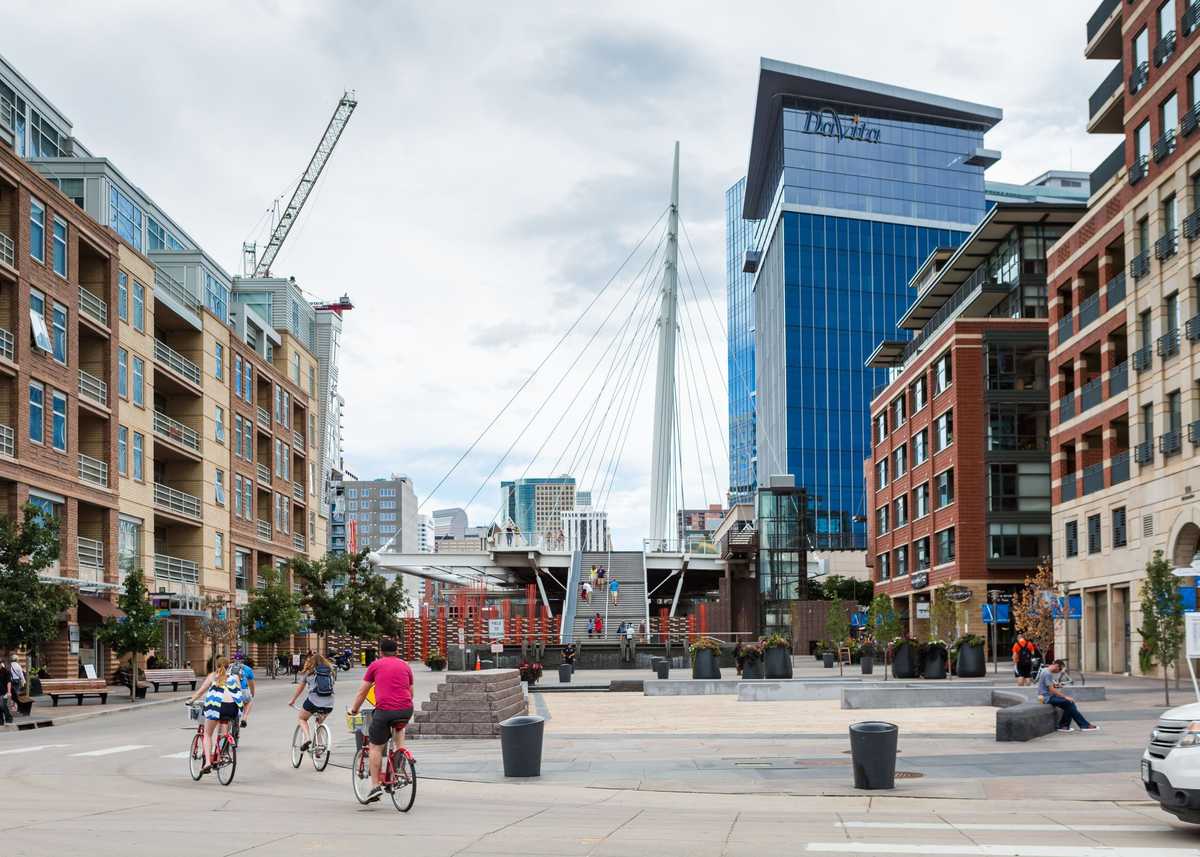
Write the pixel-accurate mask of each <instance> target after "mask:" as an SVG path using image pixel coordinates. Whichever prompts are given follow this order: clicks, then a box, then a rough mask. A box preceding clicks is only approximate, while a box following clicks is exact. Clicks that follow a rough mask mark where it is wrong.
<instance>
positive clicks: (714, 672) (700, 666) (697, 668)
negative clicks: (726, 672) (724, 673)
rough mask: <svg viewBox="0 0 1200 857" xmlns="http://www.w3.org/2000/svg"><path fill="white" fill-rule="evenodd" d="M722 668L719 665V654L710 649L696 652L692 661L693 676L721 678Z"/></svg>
mask: <svg viewBox="0 0 1200 857" xmlns="http://www.w3.org/2000/svg"><path fill="white" fill-rule="evenodd" d="M720 677H721V670H720V668H719V667H718V666H717V656H716V654H715V653H713V652H711V651H709V650H708V649H701V650H700V651H698V652H696V656H695V659H694V660H693V661H692V678H710V679H711V678H720Z"/></svg>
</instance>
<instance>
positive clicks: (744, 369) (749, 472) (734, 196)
mask: <svg viewBox="0 0 1200 857" xmlns="http://www.w3.org/2000/svg"><path fill="white" fill-rule="evenodd" d="M745 200H746V180H745V179H739V180H738V182H737V184H735V185H734V186H733V187H731V188H729V190H727V191H725V303H726V307H727V310H728V314H729V376H728V377H729V502H730V503H731V504H732V503H750V502H752V501H753V500H754V489H755V486H756V484H757V482H758V480H757V478H756V475H755V472H754V468H755V461H756V459H757V453H756V452H755V446H754V291H753V289H754V276H753V275H752V274H748V273H746V272H745V271H743V270H742V262H743V259H744V258H745V256H746V251H747V250H752V249H753V248H754V232H755V228H756V227H757V226H758V224H757V223H756V222H755V221H752V220H746V219H745V218H743V217H742V208H743V207H744V205H745Z"/></svg>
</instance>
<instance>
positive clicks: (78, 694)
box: [42, 678, 108, 707]
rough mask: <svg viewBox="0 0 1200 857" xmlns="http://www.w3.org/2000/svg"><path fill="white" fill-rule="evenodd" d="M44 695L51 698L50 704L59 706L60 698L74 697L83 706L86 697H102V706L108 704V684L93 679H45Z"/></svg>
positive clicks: (43, 681)
mask: <svg viewBox="0 0 1200 857" xmlns="http://www.w3.org/2000/svg"><path fill="white" fill-rule="evenodd" d="M42 693H44V694H46V696H48V697H50V702H51V703H53V704H54V706H55V707H57V706H58V698H59V697H60V696H73V697H75V702H76V704H78V705H83V698H84V697H85V696H98V697H100V704H101V705H107V704H108V684H107V683H105V681H104V680H103V679H98V678H96V679H91V678H78V679H74V678H44V679H42Z"/></svg>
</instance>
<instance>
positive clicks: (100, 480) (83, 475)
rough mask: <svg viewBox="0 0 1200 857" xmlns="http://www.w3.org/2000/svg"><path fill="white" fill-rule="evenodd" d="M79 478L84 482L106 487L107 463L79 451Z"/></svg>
mask: <svg viewBox="0 0 1200 857" xmlns="http://www.w3.org/2000/svg"><path fill="white" fill-rule="evenodd" d="M79 478H80V479H82V480H83V481H84V482H90V483H92V484H93V485H99V486H101V487H102V488H107V487H108V464H107V462H104V461H101V460H100V459H98V458H92V457H91V456H90V455H84V454H83V453H82V452H81V453H79Z"/></svg>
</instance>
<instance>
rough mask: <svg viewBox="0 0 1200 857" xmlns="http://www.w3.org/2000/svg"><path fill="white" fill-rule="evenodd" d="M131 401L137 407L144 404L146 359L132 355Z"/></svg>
mask: <svg viewBox="0 0 1200 857" xmlns="http://www.w3.org/2000/svg"><path fill="white" fill-rule="evenodd" d="M133 403H134V404H135V405H137V406H138V407H139V408H140V407H142V406H144V405H145V404H146V361H145V360H143V359H142V358H141V357H138V356H137V355H136V354H135V355H134V356H133Z"/></svg>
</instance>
